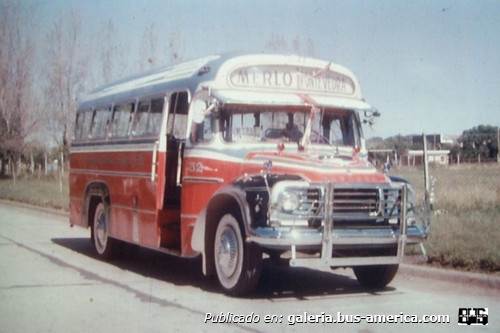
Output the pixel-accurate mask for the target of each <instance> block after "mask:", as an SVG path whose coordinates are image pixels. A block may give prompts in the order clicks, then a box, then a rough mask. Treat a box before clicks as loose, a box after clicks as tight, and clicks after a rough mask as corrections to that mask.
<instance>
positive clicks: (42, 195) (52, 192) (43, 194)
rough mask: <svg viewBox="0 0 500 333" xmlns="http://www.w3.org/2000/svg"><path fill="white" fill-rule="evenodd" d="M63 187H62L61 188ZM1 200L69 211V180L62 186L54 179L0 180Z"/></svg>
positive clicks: (25, 178) (23, 178) (24, 178)
mask: <svg viewBox="0 0 500 333" xmlns="http://www.w3.org/2000/svg"><path fill="white" fill-rule="evenodd" d="M61 185H62V186H61ZM0 199H6V200H12V201H18V202H24V203H28V204H31V205H35V206H41V207H48V208H55V209H63V210H65V211H68V210H69V187H68V181H67V179H63V181H62V184H61V183H60V182H59V180H58V179H54V178H53V177H41V178H40V179H37V178H31V177H22V178H18V179H16V181H15V182H14V180H12V179H1V180H0Z"/></svg>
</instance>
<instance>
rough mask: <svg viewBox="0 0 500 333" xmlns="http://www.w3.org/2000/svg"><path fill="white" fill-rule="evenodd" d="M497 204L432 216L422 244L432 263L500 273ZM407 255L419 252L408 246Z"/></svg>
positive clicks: (499, 226) (499, 227)
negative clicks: (425, 238)
mask: <svg viewBox="0 0 500 333" xmlns="http://www.w3.org/2000/svg"><path fill="white" fill-rule="evenodd" d="M499 216H500V207H499V206H497V207H489V208H482V209H476V210H467V211H462V212H448V213H446V214H439V215H434V216H433V217H432V219H431V232H430V235H429V238H428V239H427V240H426V242H425V243H424V246H425V249H426V251H427V256H428V258H429V260H428V263H429V264H430V265H433V266H440V267H446V268H454V269H459V270H464V271H479V272H487V273H495V272H500V242H499V241H498V240H499V239H500V223H499ZM407 253H408V254H416V253H420V251H419V249H418V248H413V247H412V248H409V251H408V252H407Z"/></svg>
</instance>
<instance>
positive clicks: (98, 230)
mask: <svg viewBox="0 0 500 333" xmlns="http://www.w3.org/2000/svg"><path fill="white" fill-rule="evenodd" d="M109 221H110V216H109V209H108V208H107V207H106V205H105V204H104V203H103V202H100V203H99V204H98V205H97V206H96V208H95V214H94V223H93V225H92V233H93V234H92V236H93V239H94V245H95V249H96V251H97V254H98V255H99V257H101V258H102V259H105V260H111V259H114V258H115V257H116V255H117V252H118V247H119V243H118V241H117V240H116V239H114V238H111V237H109Z"/></svg>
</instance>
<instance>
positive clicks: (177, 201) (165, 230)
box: [160, 91, 189, 250]
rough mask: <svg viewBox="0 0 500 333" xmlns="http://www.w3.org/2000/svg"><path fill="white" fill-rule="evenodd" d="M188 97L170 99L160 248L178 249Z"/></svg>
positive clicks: (176, 95)
mask: <svg viewBox="0 0 500 333" xmlns="http://www.w3.org/2000/svg"><path fill="white" fill-rule="evenodd" d="M188 110H189V95H188V92H187V91H179V92H174V93H172V94H171V95H170V97H169V102H168V120H167V147H166V151H167V152H166V162H165V186H164V189H165V190H164V193H163V210H162V214H161V215H162V216H161V218H160V228H161V246H162V247H166V248H168V249H174V250H180V244H181V241H180V239H181V234H180V210H181V190H182V186H181V170H182V159H183V154H184V143H185V139H186V131H187V117H188Z"/></svg>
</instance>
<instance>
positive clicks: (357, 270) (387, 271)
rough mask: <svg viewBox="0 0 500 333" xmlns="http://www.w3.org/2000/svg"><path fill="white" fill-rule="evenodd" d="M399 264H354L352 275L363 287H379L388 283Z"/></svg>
mask: <svg viewBox="0 0 500 333" xmlns="http://www.w3.org/2000/svg"><path fill="white" fill-rule="evenodd" d="M398 268H399V265H373V266H354V267H353V270H354V275H356V278H357V279H358V282H359V283H360V284H361V285H362V286H363V287H365V288H370V289H381V288H384V287H385V286H386V285H388V284H389V283H390V282H391V281H392V279H393V278H394V276H395V275H396V273H397V271H398Z"/></svg>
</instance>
